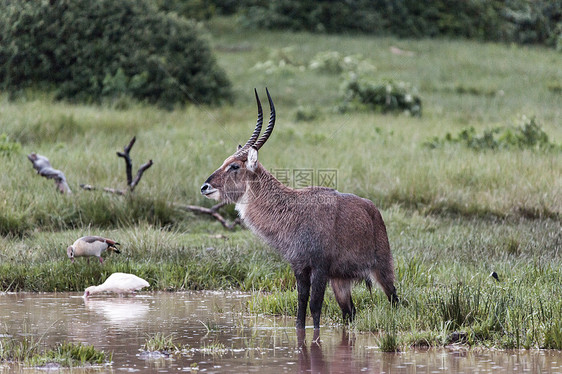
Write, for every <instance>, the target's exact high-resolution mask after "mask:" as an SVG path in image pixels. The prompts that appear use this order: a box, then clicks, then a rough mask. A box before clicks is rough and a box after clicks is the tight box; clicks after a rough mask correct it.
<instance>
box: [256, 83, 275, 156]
mask: <svg viewBox="0 0 562 374" xmlns="http://www.w3.org/2000/svg"><path fill="white" fill-rule="evenodd" d="M265 92H267V99H268V100H269V108H270V111H271V114H270V115H269V124H268V125H267V128H266V129H265V132H264V133H263V135H262V136H261V137H260V138H259V139H258V141H257V142H255V143H254V147H256V149H260V148H261V146H262V145H264V144H265V142H266V141H267V139H269V136H270V135H271V133H272V132H273V127H274V126H275V106H274V105H273V100H272V99H271V96H270V95H269V91H268V89H267V88H266V89H265Z"/></svg>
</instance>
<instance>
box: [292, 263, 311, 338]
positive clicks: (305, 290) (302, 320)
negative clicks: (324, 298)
mask: <svg viewBox="0 0 562 374" xmlns="http://www.w3.org/2000/svg"><path fill="white" fill-rule="evenodd" d="M295 278H296V279H297V293H298V298H299V303H298V307H297V329H302V330H304V328H305V326H306V307H307V306H308V298H309V296H310V269H306V270H302V271H295Z"/></svg>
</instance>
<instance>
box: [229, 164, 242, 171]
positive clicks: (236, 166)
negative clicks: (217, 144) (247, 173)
mask: <svg viewBox="0 0 562 374" xmlns="http://www.w3.org/2000/svg"><path fill="white" fill-rule="evenodd" d="M238 169H240V165H238V164H230V166H229V167H228V170H238Z"/></svg>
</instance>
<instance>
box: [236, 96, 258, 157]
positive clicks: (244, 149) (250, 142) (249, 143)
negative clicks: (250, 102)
mask: <svg viewBox="0 0 562 374" xmlns="http://www.w3.org/2000/svg"><path fill="white" fill-rule="evenodd" d="M254 94H255V95H256V103H257V104H258V121H257V122H256V128H255V129H254V132H253V133H252V136H250V139H248V141H247V142H246V144H244V146H243V147H241V148H239V149H238V151H236V153H237V154H242V153H246V152H247V150H248V148H250V147H251V146H253V145H254V143H255V142H256V140H257V139H258V137H259V136H260V132H261V127H262V124H263V110H262V107H261V102H260V98H259V96H258V91H257V90H256V89H255V88H254Z"/></svg>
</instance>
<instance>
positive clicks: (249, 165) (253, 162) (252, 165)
mask: <svg viewBox="0 0 562 374" xmlns="http://www.w3.org/2000/svg"><path fill="white" fill-rule="evenodd" d="M257 167H258V150H257V149H256V148H255V147H250V149H249V150H248V161H246V169H248V170H250V171H255V170H256V168H257Z"/></svg>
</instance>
